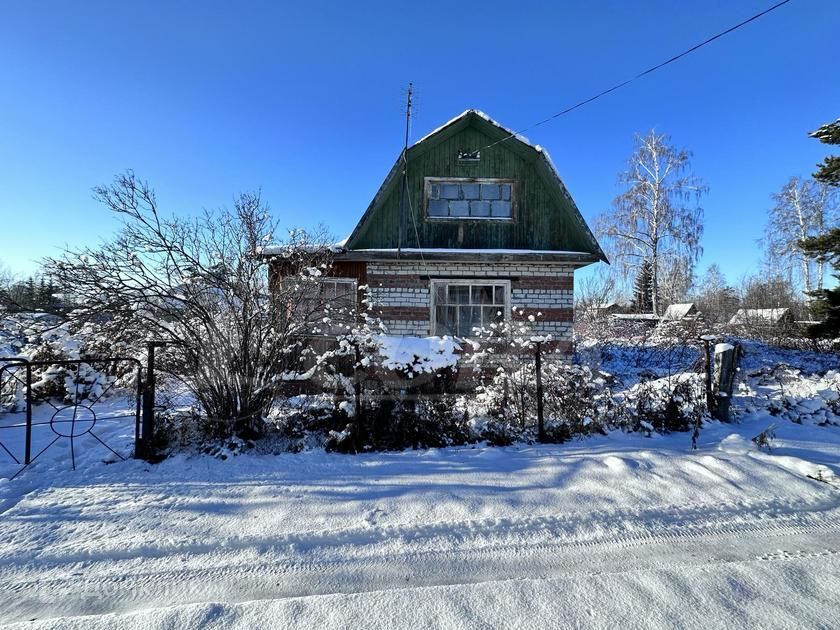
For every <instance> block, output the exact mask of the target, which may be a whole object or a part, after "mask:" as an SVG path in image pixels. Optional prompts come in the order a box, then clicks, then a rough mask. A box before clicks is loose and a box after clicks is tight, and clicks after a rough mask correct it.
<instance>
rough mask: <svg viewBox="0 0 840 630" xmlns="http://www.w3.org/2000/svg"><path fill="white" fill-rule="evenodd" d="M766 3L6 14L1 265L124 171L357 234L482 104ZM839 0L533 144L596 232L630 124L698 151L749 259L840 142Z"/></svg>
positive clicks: (205, 203) (527, 112) (699, 166)
mask: <svg viewBox="0 0 840 630" xmlns="http://www.w3.org/2000/svg"><path fill="white" fill-rule="evenodd" d="M772 3H773V0H740V1H738V2H732V1H731V0H726V1H717V0H714V1H712V0H698V1H696V2H674V1H664V0H662V1H659V0H657V1H651V2H625V1H619V0H614V1H578V2H556V3H554V2H537V3H533V2H529V1H527V0H520V1H518V2H486V1H485V2H480V3H474V4H473V5H470V4H468V3H453V2H441V3H432V2H423V3H419V2H411V3H403V2H397V1H395V0H391V1H389V2H381V3H373V2H359V3H356V2H334V3H323V2H294V3H286V4H284V3H281V2H265V3H260V2H236V3H234V2H193V3H187V2H160V3H156V2H139V3H138V2H131V3H128V2H117V1H108V2H94V1H93V0H90V1H84V2H81V1H79V2H37V1H30V0H24V1H14V0H13V1H11V2H9V1H8V0H7V1H6V2H4V3H3V4H2V10H0V219H1V220H0V235H2V236H0V261H2V262H3V263H5V265H7V266H9V267H11V268H12V269H13V270H14V271H17V272H19V273H29V272H32V271H34V270H35V269H36V262H35V261H36V260H37V259H38V258H39V257H41V256H44V255H54V254H56V253H57V252H58V248H59V247H60V246H62V245H64V244H69V245H71V246H73V245H81V244H85V243H95V242H97V241H98V240H100V239H103V238H107V237H108V236H109V235H110V234H112V233H113V231H114V229H115V228H116V223H115V222H114V221H113V220H112V219H111V218H110V217H109V215H108V214H107V211H106V210H105V209H104V208H102V207H100V206H98V205H97V204H96V203H95V202H94V201H93V200H92V199H91V193H90V189H91V187H92V186H94V185H96V184H101V183H106V182H108V181H110V180H111V178H112V177H113V175H114V174H116V173H118V172H120V171H123V170H124V169H126V168H132V169H134V170H135V171H136V172H137V174H138V175H140V176H141V177H143V178H145V179H148V180H149V181H150V182H151V183H152V185H153V186H154V187H155V188H156V190H157V192H158V196H159V200H160V202H161V204H162V206H163V207H164V208H165V209H166V210H169V211H172V212H177V213H191V212H196V211H197V210H200V209H201V208H203V207H217V206H220V205H224V204H229V203H230V201H231V199H232V198H233V196H234V195H235V194H237V193H239V192H244V191H250V190H254V189H257V188H262V191H263V195H264V198H265V200H266V201H267V202H268V203H269V204H270V206H271V208H272V210H273V212H274V213H275V214H276V215H277V216H278V217H279V218H280V220H281V223H282V224H283V225H286V226H289V227H293V226H303V227H310V226H313V225H316V224H317V223H319V222H323V223H324V224H326V225H328V226H329V227H330V229H331V230H332V232H333V233H334V234H335V235H336V236H338V237H343V236H345V235H346V234H347V233H349V231H350V230H351V229H352V227H353V225H354V224H355V222H356V220H357V219H358V218H359V216H360V215H361V213H362V211H363V210H364V208H365V207H366V206H367V204H368V203H369V202H370V199H371V198H372V196H373V194H374V193H375V191H376V189H377V187H378V186H379V184H380V183H381V181H382V179H383V178H384V177H385V175H386V173H387V171H388V169H389V168H390V167H391V165H392V163H393V161H394V159H395V158H396V156H397V155H398V153H399V150H400V148H401V142H402V138H401V136H402V125H403V121H402V101H403V98H404V97H403V93H404V89H405V86H406V84H407V83H408V81H410V80H411V81H414V84H415V87H416V90H417V112H416V114H417V115H416V118H415V122H414V131H413V136H414V137H415V138H418V137H420V136H421V135H423V134H425V133H426V132H427V131H429V130H431V129H432V128H434V127H436V126H438V125H439V124H441V123H442V122H444V121H446V120H448V119H449V118H451V117H452V116H454V115H456V114H458V113H460V112H461V111H463V110H464V109H467V108H469V107H475V108H479V109H482V110H484V111H485V112H487V113H488V114H490V115H491V116H492V117H494V118H495V119H496V120H498V121H500V122H501V123H502V124H504V125H506V126H509V127H513V128H516V129H521V128H523V127H527V126H528V125H530V124H532V123H534V122H536V121H537V120H541V119H542V118H544V117H546V116H547V115H550V114H551V113H553V112H555V111H558V110H560V109H563V108H564V107H566V106H567V105H569V104H571V103H574V102H576V101H578V100H580V99H582V98H585V97H587V96H589V95H591V94H592V93H594V92H597V91H600V90H601V89H603V88H604V87H606V86H609V85H611V84H613V83H615V82H618V81H620V80H623V79H625V78H627V77H628V76H632V75H633V74H635V73H637V72H638V71H639V70H641V69H644V68H646V67H648V66H650V65H653V64H654V63H657V62H659V61H661V60H663V59H664V58H667V57H669V56H671V55H672V54H674V53H676V52H679V51H681V50H683V49H684V48H687V47H688V46H690V45H692V44H694V43H697V42H698V41H700V40H702V39H704V38H705V37H707V36H709V35H711V34H713V33H715V32H717V31H719V30H722V29H723V28H725V27H728V26H730V25H732V24H734V23H736V22H738V21H740V20H742V19H744V18H746V17H748V16H750V15H752V14H753V13H756V12H758V11H760V10H762V9H764V8H766V7H768V6H769V5H770V4H772ZM838 31H840V2H837V1H836V0H794V1H793V2H791V3H790V4H788V5H786V6H784V7H782V8H781V9H779V10H777V11H775V12H773V13H771V14H770V15H768V16H766V17H764V18H762V19H760V20H759V21H757V22H754V23H753V24H750V25H748V26H747V27H745V28H743V29H741V30H739V31H737V32H736V33H733V34H732V35H729V36H727V37H725V38H724V39H722V40H719V41H717V42H715V43H714V44H712V45H710V46H708V47H706V48H704V49H702V50H700V51H698V52H697V53H694V54H693V55H691V56H689V57H687V58H685V59H683V60H681V61H679V62H678V63H676V64H674V65H671V66H669V67H667V68H665V69H664V70H662V71H659V72H657V73H655V74H653V75H651V76H648V77H646V78H644V79H642V80H640V81H638V82H636V83H634V84H632V85H631V86H629V87H627V88H625V89H623V90H621V91H619V92H617V93H614V94H612V95H609V96H607V97H605V98H603V99H601V100H599V101H598V102H596V103H593V104H592V105H590V106H587V107H585V108H583V109H580V110H578V111H576V112H574V113H572V114H570V115H567V116H565V117H563V118H561V119H559V120H557V121H555V122H553V123H551V124H548V125H545V126H542V127H539V128H537V129H535V130H534V131H532V132H529V133H527V135H528V136H529V137H530V138H531V140H532V141H534V142H538V143H539V144H542V145H543V146H545V147H547V148H548V149H549V151H550V152H551V154H552V156H553V158H554V161H555V162H556V164H557V167H558V169H559V170H560V173H561V175H562V176H563V178H564V180H565V181H566V183H567V185H568V187H569V189H570V190H571V192H572V194H573V196H574V197H575V199H576V200H577V202H578V205H579V206H580V208H581V209H582V211H583V213H584V216H585V217H586V218H587V219H592V218H593V217H595V216H596V215H597V214H599V213H600V212H602V211H603V210H605V209H606V208H608V207H609V204H610V201H611V199H612V198H613V197H614V196H615V195H616V194H617V193H618V192H619V189H618V188H617V186H616V173H617V172H618V171H619V170H620V169H621V168H622V165H623V163H624V161H625V160H626V158H627V156H628V155H629V153H630V151H631V149H632V142H633V134H634V133H635V132H643V131H646V130H648V129H649V128H651V127H656V129H658V130H660V131H664V132H666V133H668V134H670V135H671V136H672V139H673V141H674V142H675V143H676V144H677V145H680V146H684V147H686V148H689V149H690V150H692V151H693V152H694V160H693V164H694V170H695V172H696V173H697V174H698V175H700V176H701V177H703V178H704V179H705V181H706V182H707V183H708V185H709V186H710V194H709V195H708V196H707V197H706V198H705V200H704V204H703V205H704V207H705V210H706V235H705V238H704V247H705V255H704V257H703V259H702V261H701V267H703V266H705V265H706V264H708V263H710V262H715V261H717V262H719V263H720V264H721V266H722V267H723V269H724V271H725V273H726V274H727V276H728V277H729V279H730V280H732V281H734V280H737V279H738V277H740V276H741V275H742V274H743V273H745V272H749V271H751V270H754V269H755V268H756V267H757V264H758V260H759V258H760V254H759V252H758V249H757V246H756V244H755V239H757V238H759V237H760V235H761V231H762V228H763V224H764V221H765V213H766V210H767V207H768V206H769V204H770V198H769V197H770V195H771V193H773V192H774V191H776V190H778V189H779V188H780V187H781V185H782V184H783V183H784V182H785V181H786V180H787V178H788V177H790V176H791V175H808V174H809V173H811V172H812V171H813V170H814V165H815V163H817V162H818V161H820V160H821V159H822V157H823V156H824V155H826V154H827V153H828V152H829V147H827V146H825V145H821V144H819V143H818V142H816V141H815V140H811V139H809V138H808V137H807V132H808V131H809V130H812V129H814V128H816V127H817V126H818V125H819V124H821V123H824V122H828V121H829V120H833V119H835V118H837V117H838V116H840V75H839V74H838V68H837V60H838V59H840V36H838V34H837V33H838Z"/></svg>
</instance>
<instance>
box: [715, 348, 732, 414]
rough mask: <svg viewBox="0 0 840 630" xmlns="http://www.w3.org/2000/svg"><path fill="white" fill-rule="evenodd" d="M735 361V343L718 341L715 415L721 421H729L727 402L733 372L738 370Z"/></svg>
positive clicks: (729, 397) (730, 392)
mask: <svg viewBox="0 0 840 630" xmlns="http://www.w3.org/2000/svg"><path fill="white" fill-rule="evenodd" d="M737 363H738V348H737V345H736V346H733V345H731V344H728V343H719V344H717V345H716V346H715V389H716V391H717V401H716V404H715V417H716V418H717V419H718V420H722V421H723V422H729V403H730V399H731V398H732V389H733V387H734V385H735V374H736V372H737V371H738V365H737Z"/></svg>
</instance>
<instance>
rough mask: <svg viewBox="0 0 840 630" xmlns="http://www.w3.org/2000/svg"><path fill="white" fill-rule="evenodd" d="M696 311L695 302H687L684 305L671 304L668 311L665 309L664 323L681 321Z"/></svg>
mask: <svg viewBox="0 0 840 630" xmlns="http://www.w3.org/2000/svg"><path fill="white" fill-rule="evenodd" d="M693 310H695V309H694V303H693V302H686V303H684V304H671V306H669V307H668V308H667V309H665V314H664V315H663V316H662V319H663V321H666V322H668V321H671V322H675V321H679V320H681V319H683V318H684V317H685V316H686V315H689V314H690V313H691V312H692V311H693Z"/></svg>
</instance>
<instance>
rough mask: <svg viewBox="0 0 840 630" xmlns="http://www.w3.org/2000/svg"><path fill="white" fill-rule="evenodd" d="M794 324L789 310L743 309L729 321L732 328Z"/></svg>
mask: <svg viewBox="0 0 840 630" xmlns="http://www.w3.org/2000/svg"><path fill="white" fill-rule="evenodd" d="M789 324H793V314H791V312H790V309H789V308H741V309H738V311H737V312H736V313H735V314H734V315H733V316H732V319H730V320H729V325H730V326H763V327H773V326H786V325H789Z"/></svg>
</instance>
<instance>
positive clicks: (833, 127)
mask: <svg viewBox="0 0 840 630" xmlns="http://www.w3.org/2000/svg"><path fill="white" fill-rule="evenodd" d="M810 135H811V137H812V138H816V139H817V140H819V141H820V142H823V143H825V144H835V145H837V144H840V118H838V119H837V120H835V121H834V122H833V123H827V124H825V125H823V126H822V127H820V128H819V129H817V130H816V131H814V132H813V133H811V134H810ZM814 179H816V180H817V181H820V182H823V183H825V184H827V185H828V186H831V187H832V188H837V187H840V156H836V155H829V156H828V157H826V158H825V159H824V160H823V162H822V164H820V165H819V169H818V170H817V172H816V173H814ZM799 246H800V247H801V248H802V251H803V252H804V253H805V255H806V256H810V257H812V258H816V259H817V260H824V261H826V262H829V263H830V264H831V265H832V267H834V271H835V273H834V277H835V278H836V279H837V280H838V282H840V228H832V229H830V230H828V231H827V232H824V233H822V234H820V235H819V236H815V237H812V238H806V239H804V240H802V241H800V242H799ZM809 295H811V297H813V298H814V300H813V301H812V302H811V312H812V313H813V314H814V316H815V317H817V318H819V319H820V320H821V321H820V323H819V324H816V325H814V326H811V327H810V328H809V330H808V332H809V333H810V334H811V336H813V337H840V285H838V286H837V287H835V288H833V289H821V290H819V291H812V292H811V293H810V294H809Z"/></svg>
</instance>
